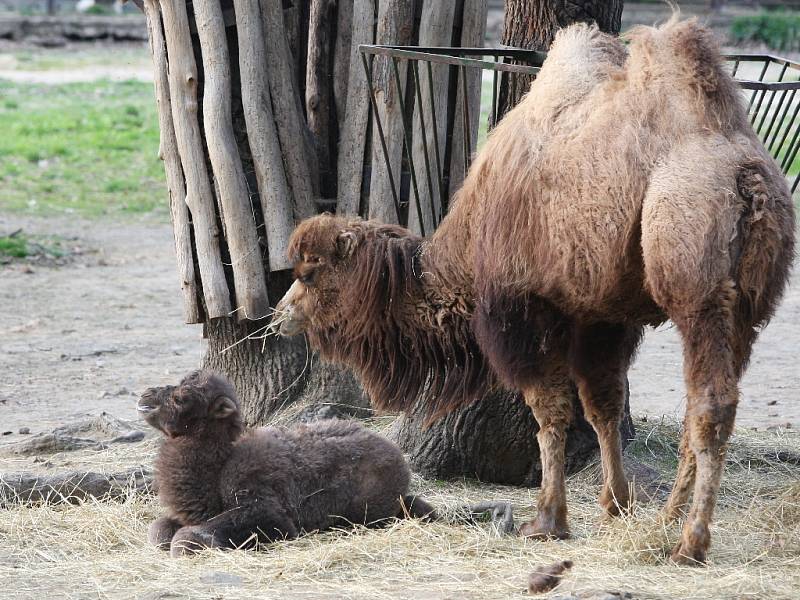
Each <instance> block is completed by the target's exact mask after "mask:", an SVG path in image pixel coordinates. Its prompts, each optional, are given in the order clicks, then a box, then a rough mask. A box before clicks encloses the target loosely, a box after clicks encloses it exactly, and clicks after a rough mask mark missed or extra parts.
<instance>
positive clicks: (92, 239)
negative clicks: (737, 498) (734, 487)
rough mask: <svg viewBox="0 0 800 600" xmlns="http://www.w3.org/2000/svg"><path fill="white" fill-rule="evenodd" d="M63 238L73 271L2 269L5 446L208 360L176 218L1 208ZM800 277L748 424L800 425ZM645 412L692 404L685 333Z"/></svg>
mask: <svg viewBox="0 0 800 600" xmlns="http://www.w3.org/2000/svg"><path fill="white" fill-rule="evenodd" d="M19 228H22V229H23V230H24V231H25V232H26V233H28V234H53V233H58V234H59V235H60V236H64V237H66V238H73V237H74V238H76V239H74V240H72V241H70V242H69V243H70V244H72V245H74V246H76V247H79V248H80V250H81V252H82V253H81V254H80V255H78V256H77V257H76V258H75V259H74V260H72V261H71V262H70V263H68V264H67V265H64V266H39V265H33V266H28V265H24V264H20V263H16V264H11V265H5V266H0V307H1V308H0V372H2V373H3V377H2V379H0V429H1V430H2V432H7V431H10V432H12V433H10V434H7V435H4V436H3V438H2V440H0V443H3V442H10V441H13V440H18V439H20V438H21V436H20V434H18V430H19V429H20V428H21V427H29V428H30V429H31V431H32V433H36V432H38V431H45V430H49V429H51V428H52V427H53V426H55V425H59V424H62V423H64V422H66V421H70V420H73V419H74V418H76V417H77V416H78V415H81V414H87V413H88V414H97V413H99V412H102V411H107V412H109V413H111V414H113V415H115V416H117V417H121V418H135V415H136V413H135V410H134V403H135V394H136V393H138V392H140V391H141V390H142V389H144V388H145V387H148V386H151V385H156V384H162V383H166V382H169V381H172V380H174V379H175V378H176V377H178V376H179V375H181V374H182V373H184V372H186V371H187V370H189V369H192V368H194V367H196V366H197V365H198V364H199V361H200V357H201V353H202V331H201V327H200V326H197V325H185V324H183V319H182V314H181V305H180V294H179V288H178V280H177V273H176V269H175V264H174V252H173V246H172V235H171V230H170V227H169V225H167V224H165V223H161V222H157V221H155V220H153V219H152V218H146V219H143V220H141V221H130V222H126V223H109V222H105V221H93V222H92V221H75V220H52V219H46V220H41V219H35V220H34V219H30V218H23V217H17V216H9V215H0V232H6V233H7V232H10V231H14V230H16V229H19ZM798 349H800V280H798V277H797V276H796V275H795V276H794V277H793V279H792V282H791V284H790V286H789V289H788V291H787V294H786V298H785V299H784V301H783V303H782V304H781V306H780V308H779V309H778V312H777V314H776V316H775V318H774V320H773V322H772V323H771V324H770V326H769V327H767V329H766V330H765V331H764V332H763V333H762V335H761V337H760V339H759V341H758V343H757V345H756V348H755V352H754V356H753V361H752V364H751V366H750V368H749V370H748V372H747V374H746V376H745V378H744V381H743V383H742V399H741V403H740V408H739V415H738V421H737V422H738V424H739V426H743V427H759V428H766V427H774V426H785V424H787V423H789V424H791V425H793V426H795V427H797V426H800V402H798V397H800V377H798V371H797V366H796V360H797V351H798ZM630 381H631V404H632V410H633V412H634V413H635V414H638V415H642V414H646V415H648V416H649V417H658V416H660V415H663V414H666V415H670V416H673V417H678V418H680V416H681V415H682V413H683V409H684V387H683V383H682V376H681V353H680V340H679V338H678V335H677V332H676V331H675V329H674V328H672V327H670V326H664V327H662V328H660V329H659V330H656V331H649V332H648V333H647V335H646V339H645V342H644V344H643V346H642V348H641V351H640V353H639V357H638V359H637V361H636V363H635V364H634V366H633V369H632V370H631V373H630Z"/></svg>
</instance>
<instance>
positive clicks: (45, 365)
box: [0, 216, 201, 443]
mask: <svg viewBox="0 0 800 600" xmlns="http://www.w3.org/2000/svg"><path fill="white" fill-rule="evenodd" d="M20 227H21V228H23V229H24V231H25V232H26V233H29V234H53V233H57V234H59V235H62V236H65V237H72V236H77V237H78V241H76V242H74V243H75V244H78V245H80V246H82V247H83V249H84V251H86V249H89V250H95V252H86V253H85V254H83V255H81V256H80V257H78V258H77V259H76V260H75V261H74V262H73V263H72V264H69V265H67V266H62V267H41V266H33V267H30V268H28V267H26V266H23V265H19V264H17V265H12V266H5V267H0V372H2V373H3V377H2V379H0V429H2V431H4V432H5V431H13V432H14V433H13V434H11V435H6V436H4V437H3V439H2V440H0V443H2V442H3V441H12V439H14V438H16V439H19V438H20V437H21V436H19V435H18V434H17V431H18V429H19V428H20V427H30V429H31V430H32V432H33V433H36V432H37V431H40V430H48V429H51V428H52V427H53V425H57V424H61V423H64V422H66V421H70V420H72V419H74V418H75V417H76V416H77V415H79V414H86V413H91V414H97V413H99V412H102V411H108V412H110V413H111V414H113V415H115V416H117V417H122V418H135V416H136V411H135V397H134V395H133V394H134V393H135V392H137V391H141V390H142V389H143V388H145V387H148V386H150V385H158V384H160V383H167V382H171V381H172V380H174V379H175V377H176V376H178V375H180V374H182V373H184V372H185V371H187V370H189V369H191V368H194V367H196V366H197V365H198V364H199V361H200V356H201V328H200V326H196V325H195V326H188V325H184V324H183V319H182V312H181V310H182V309H181V305H180V294H179V287H178V279H177V271H176V268H175V261H174V250H173V245H172V234H171V231H170V228H169V226H168V225H165V224H162V223H152V222H148V221H146V220H145V221H142V222H138V223H137V222H128V223H125V224H118V223H108V222H81V221H74V220H73V221H66V220H31V219H24V218H18V217H7V216H0V232H8V231H13V230H16V229H18V228H20ZM29 271H32V272H29Z"/></svg>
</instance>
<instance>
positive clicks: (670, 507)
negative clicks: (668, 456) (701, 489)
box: [664, 416, 697, 521]
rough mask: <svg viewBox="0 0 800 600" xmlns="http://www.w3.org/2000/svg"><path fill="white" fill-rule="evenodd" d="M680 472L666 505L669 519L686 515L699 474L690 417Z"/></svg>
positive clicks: (665, 511) (680, 452)
mask: <svg viewBox="0 0 800 600" xmlns="http://www.w3.org/2000/svg"><path fill="white" fill-rule="evenodd" d="M678 456H679V462H678V473H677V475H675V484H674V485H673V486H672V493H671V494H670V495H669V500H667V505H666V506H665V507H664V515H665V516H666V518H667V520H668V521H675V520H676V519H680V518H681V517H683V516H685V512H686V507H687V506H688V504H689V495H690V494H691V492H692V488H693V487H694V480H695V475H696V474H697V461H695V459H694V452H693V451H692V448H691V445H690V443H689V418H688V416H687V417H686V418H685V419H684V420H683V435H682V436H681V445H680V449H679V451H678Z"/></svg>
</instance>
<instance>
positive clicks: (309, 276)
mask: <svg viewBox="0 0 800 600" xmlns="http://www.w3.org/2000/svg"><path fill="white" fill-rule="evenodd" d="M316 273H317V271H316V269H310V270H308V271H306V272H305V273H302V274H301V275H298V277H297V279H299V280H300V283H302V284H303V285H313V284H314V275H316Z"/></svg>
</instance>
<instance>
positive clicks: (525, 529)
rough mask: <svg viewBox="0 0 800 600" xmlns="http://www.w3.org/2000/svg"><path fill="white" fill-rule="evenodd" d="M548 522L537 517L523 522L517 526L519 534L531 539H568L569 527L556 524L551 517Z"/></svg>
mask: <svg viewBox="0 0 800 600" xmlns="http://www.w3.org/2000/svg"><path fill="white" fill-rule="evenodd" d="M547 521H549V522H548V523H543V522H540V520H539V519H534V520H533V521H528V522H527V523H523V524H522V525H520V528H519V535H520V536H522V537H524V538H528V539H533V540H553V539H555V540H566V539H569V529H568V528H567V526H566V525H562V526H557V525H556V524H555V523H553V521H552V520H551V519H547Z"/></svg>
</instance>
